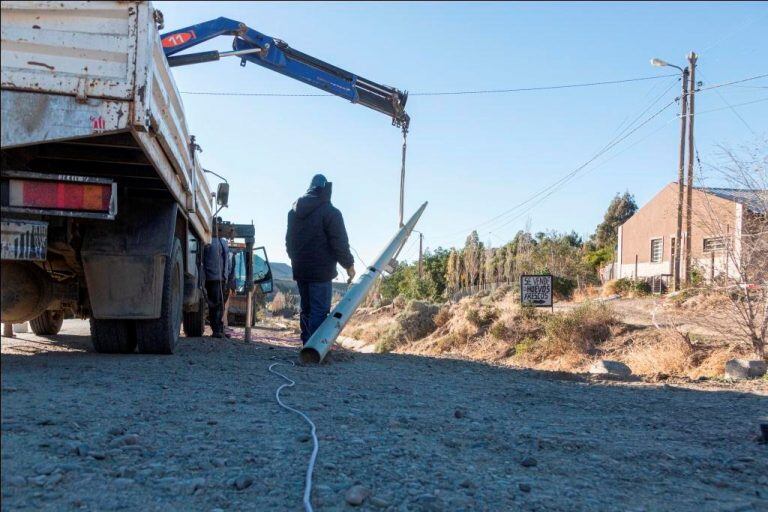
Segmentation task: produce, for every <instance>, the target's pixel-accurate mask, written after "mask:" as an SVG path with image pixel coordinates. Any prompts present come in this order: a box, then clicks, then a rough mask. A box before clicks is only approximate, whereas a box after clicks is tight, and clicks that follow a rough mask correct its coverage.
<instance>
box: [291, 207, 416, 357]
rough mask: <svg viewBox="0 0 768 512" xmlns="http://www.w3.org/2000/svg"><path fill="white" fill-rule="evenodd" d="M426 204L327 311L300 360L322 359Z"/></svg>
mask: <svg viewBox="0 0 768 512" xmlns="http://www.w3.org/2000/svg"><path fill="white" fill-rule="evenodd" d="M426 207H427V203H424V204H423V205H421V207H420V208H419V209H418V210H417V211H416V213H414V214H413V216H412V217H411V218H410V219H409V220H408V222H406V223H405V225H404V226H403V227H401V228H400V229H399V230H398V232H397V233H396V234H395V236H394V238H392V240H390V242H389V243H388V244H387V246H386V247H385V248H384V250H383V251H382V252H381V254H380V255H379V257H378V258H377V259H376V262H375V263H374V264H373V265H372V266H370V267H368V269H367V272H366V273H365V274H363V275H362V276H360V279H358V281H357V282H356V283H355V284H353V285H352V286H351V287H350V288H349V290H347V293H346V294H345V295H344V297H342V298H341V300H340V301H339V303H338V304H337V305H336V307H335V308H333V311H331V314H330V315H328V317H327V318H326V319H325V321H323V323H322V324H320V327H318V328H317V330H316V331H315V332H314V334H312V336H311V337H310V338H309V340H307V343H306V345H304V348H303V349H301V352H300V353H299V359H300V360H301V362H302V363H319V362H321V361H322V360H323V358H325V355H326V354H327V353H328V351H329V350H330V349H331V346H333V343H334V342H335V341H336V338H337V337H338V336H339V334H341V330H342V329H344V326H345V325H347V322H348V321H349V319H350V318H351V317H352V315H353V314H354V312H355V311H356V310H357V308H358V306H360V303H361V302H363V299H365V296H366V295H368V292H369V291H370V290H371V288H372V287H373V284H374V283H375V282H376V279H377V278H378V277H379V276H380V275H381V272H382V271H383V270H384V269H386V268H387V267H388V266H389V265H390V263H391V262H392V259H393V258H394V257H395V255H396V254H397V253H398V251H399V250H400V249H401V248H402V247H403V245H404V244H405V242H406V241H407V240H408V237H409V236H410V235H411V231H413V228H414V227H415V226H416V223H417V222H418V221H419V218H420V217H421V214H422V213H423V212H424V209H425V208H426Z"/></svg>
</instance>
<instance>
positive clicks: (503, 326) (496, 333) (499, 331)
mask: <svg viewBox="0 0 768 512" xmlns="http://www.w3.org/2000/svg"><path fill="white" fill-rule="evenodd" d="M488 333H489V334H490V335H491V336H493V337H494V338H496V339H497V340H504V339H507V338H508V337H509V334H510V332H509V328H508V327H507V322H505V321H504V320H496V321H495V322H493V324H492V325H491V328H490V329H488Z"/></svg>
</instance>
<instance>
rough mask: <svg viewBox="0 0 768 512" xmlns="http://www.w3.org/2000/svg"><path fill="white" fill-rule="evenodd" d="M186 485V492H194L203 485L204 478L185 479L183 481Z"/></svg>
mask: <svg viewBox="0 0 768 512" xmlns="http://www.w3.org/2000/svg"><path fill="white" fill-rule="evenodd" d="M185 484H186V487H187V492H188V493H189V494H194V493H195V491H196V490H198V489H202V488H203V487H205V478H203V477H198V478H192V479H190V480H187V481H186V482H185Z"/></svg>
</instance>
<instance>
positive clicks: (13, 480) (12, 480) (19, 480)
mask: <svg viewBox="0 0 768 512" xmlns="http://www.w3.org/2000/svg"><path fill="white" fill-rule="evenodd" d="M8 483H9V484H11V485H15V486H18V487H21V486H22V485H27V479H26V478H24V477H23V476H20V475H13V476H12V477H9V478H8Z"/></svg>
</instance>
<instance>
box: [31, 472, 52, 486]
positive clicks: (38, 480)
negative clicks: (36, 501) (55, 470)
mask: <svg viewBox="0 0 768 512" xmlns="http://www.w3.org/2000/svg"><path fill="white" fill-rule="evenodd" d="M27 481H28V482H29V483H31V484H33V485H37V486H40V487H42V486H44V485H45V482H47V481H48V477H47V476H45V475H38V476H33V477H30V478H29V479H27Z"/></svg>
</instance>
